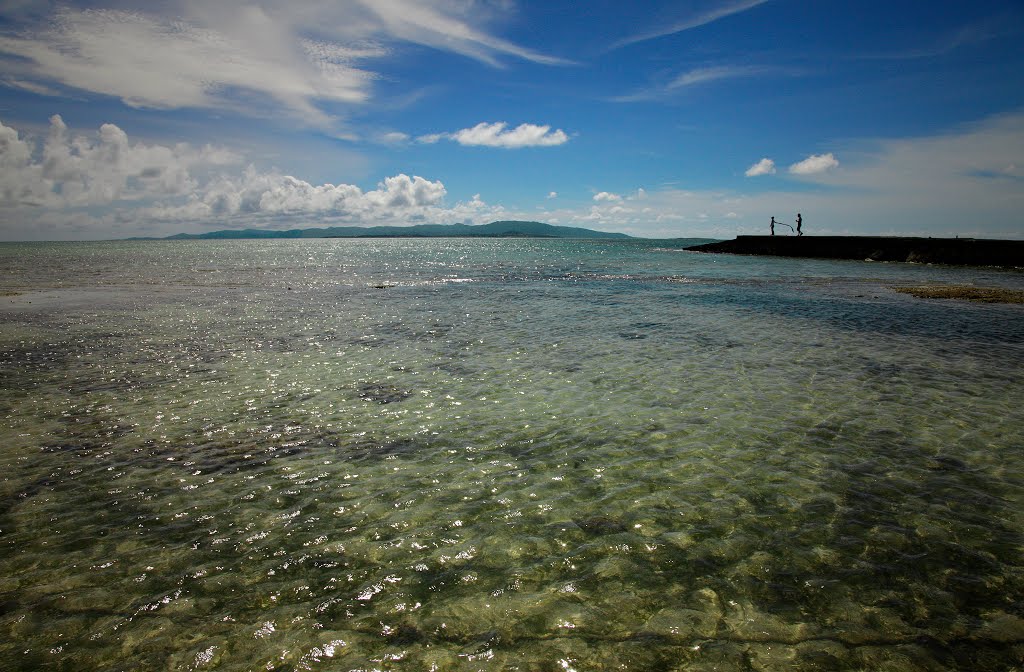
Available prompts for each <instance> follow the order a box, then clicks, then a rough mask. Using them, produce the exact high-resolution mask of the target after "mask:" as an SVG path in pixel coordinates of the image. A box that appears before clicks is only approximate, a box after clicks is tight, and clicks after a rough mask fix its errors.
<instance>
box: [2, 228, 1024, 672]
mask: <svg viewBox="0 0 1024 672" xmlns="http://www.w3.org/2000/svg"><path fill="white" fill-rule="evenodd" d="M680 247H681V245H680V244H679V243H678V242H674V241H628V242H595V241H588V242H581V241H545V240H459V239H456V240H310V241H234V242H210V241H205V242H120V243H88V244H38V245H14V244H11V245H0V273H2V275H0V288H2V289H4V290H6V293H7V294H9V296H3V297H2V298H0V303H2V304H3V305H2V307H0V376H2V378H0V379H2V381H3V383H2V389H0V414H2V416H3V418H4V423H3V426H2V427H0V471H2V474H0V488H2V489H0V497H2V499H0V661H3V663H2V664H0V666H2V667H3V668H4V669H12V670H28V669H40V668H42V669H66V670H85V669H111V670H113V669H125V670H128V669H133V670H134V669H173V670H206V669H219V670H250V669H252V670H257V669H258V670H265V669H266V670H370V669H380V670H386V669H395V670H398V669H401V670H419V669H422V670H430V669H438V670H450V669H453V670H463V669H464V670H476V669H483V670H499V669H519V670H568V669H576V670H592V669H635V670H652V669H664V670H704V669H707V670H711V669H719V670H731V669H736V670H747V669H755V670H771V669H778V670H783V669H785V670H791V669H801V670H814V669H820V670H840V669H886V670H918V669H921V670H946V669H949V670H954V669H960V670H1005V669H1009V668H1011V667H1012V666H1013V665H1020V664H1021V662H1022V660H1024V555H1022V550H1024V544H1022V541H1024V536H1022V532H1024V513H1022V511H1024V509H1022V506H1021V504H1022V501H1021V500H1022V494H1024V480H1022V479H1024V451H1022V450H1021V449H1022V447H1024V439H1022V436H1024V382H1022V381H1024V377H1022V376H1021V371H1022V370H1024V309H1022V308H1021V307H1020V306H1007V305H980V304H969V303H963V302H957V301H928V300H921V299H916V298H913V297H910V296H906V295H903V294H898V293H896V292H894V291H893V290H892V287H893V286H899V285H907V284H922V283H926V282H948V283H959V284H967V283H976V284H979V285H985V286H1003V287H1015V288H1021V287H1024V276H1022V275H1021V274H1020V273H1014V272H1006V271H998V270H984V269H956V268H944V267H929V266H915V265H905V264H900V265H897V264H870V263H852V262H826V261H811V260H784V259H765V258H752V257H738V256H729V255H700V254H695V253H687V252H682V251H680Z"/></svg>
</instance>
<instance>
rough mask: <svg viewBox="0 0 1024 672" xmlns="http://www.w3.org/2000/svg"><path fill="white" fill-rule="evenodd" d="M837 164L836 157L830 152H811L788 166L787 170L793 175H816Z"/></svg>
mask: <svg viewBox="0 0 1024 672" xmlns="http://www.w3.org/2000/svg"><path fill="white" fill-rule="evenodd" d="M838 166H839V161H837V160H836V157H835V156H833V155H832V153H831V152H829V153H828V154H812V155H811V156H808V157H807V158H806V159H804V160H803V161H800V162H798V163H794V164H793V165H792V166H790V167H789V172H791V173H793V174H794V175H817V174H818V173H824V172H825V171H827V170H831V169H832V168H837V167H838Z"/></svg>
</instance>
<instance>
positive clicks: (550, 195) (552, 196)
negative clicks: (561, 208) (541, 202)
mask: <svg viewBox="0 0 1024 672" xmlns="http://www.w3.org/2000/svg"><path fill="white" fill-rule="evenodd" d="M548 198H558V192H557V191H552V192H549V193H548Z"/></svg>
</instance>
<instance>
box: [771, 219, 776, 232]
mask: <svg viewBox="0 0 1024 672" xmlns="http://www.w3.org/2000/svg"><path fill="white" fill-rule="evenodd" d="M771 231H772V235H773V236H774V235H775V217H774V216H773V217H772V226H771Z"/></svg>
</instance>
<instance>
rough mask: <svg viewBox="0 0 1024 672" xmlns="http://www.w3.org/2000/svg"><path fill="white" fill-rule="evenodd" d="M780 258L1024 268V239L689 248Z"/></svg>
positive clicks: (792, 240)
mask: <svg viewBox="0 0 1024 672" xmlns="http://www.w3.org/2000/svg"><path fill="white" fill-rule="evenodd" d="M686 249H688V250H692V251H695V252H727V253H731V254H751V255H761V256H777V257H816V258H819V259H857V260H862V261H903V262H912V263H914V262H916V263H921V264H950V265H957V266H1009V267H1024V240H994V239H985V238H911V237H900V236H737V237H736V239H735V240H723V241H720V242H715V243H706V244H704V245H694V246H692V247H688V248H686Z"/></svg>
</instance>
